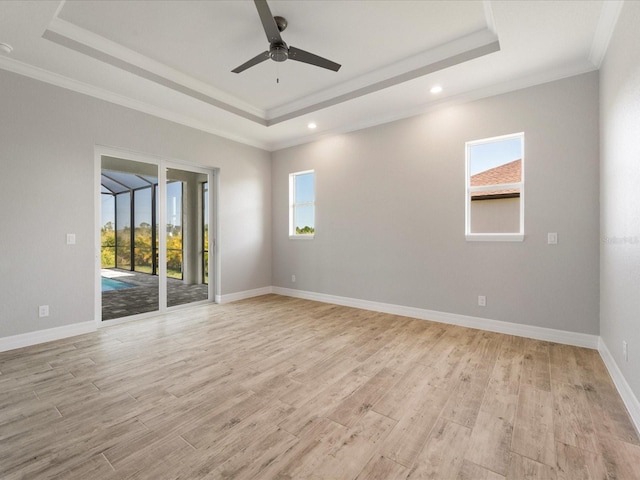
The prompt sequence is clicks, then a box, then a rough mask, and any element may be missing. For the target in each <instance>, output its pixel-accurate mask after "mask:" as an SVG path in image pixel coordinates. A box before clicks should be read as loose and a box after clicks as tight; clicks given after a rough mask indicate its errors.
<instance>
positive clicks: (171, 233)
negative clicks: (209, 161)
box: [99, 155, 213, 321]
mask: <svg viewBox="0 0 640 480" xmlns="http://www.w3.org/2000/svg"><path fill="white" fill-rule="evenodd" d="M100 159H101V160H100V189H101V190H100V191H101V194H100V197H101V199H100V221H99V223H100V246H99V248H100V280H101V295H100V300H101V305H102V307H101V310H102V311H101V319H102V320H103V321H104V320H113V319H118V318H122V317H128V316H132V315H139V314H143V313H149V312H155V311H164V310H165V309H167V308H171V307H175V306H178V305H185V304H189V303H193V302H206V301H208V300H209V299H212V298H213V288H212V285H209V269H210V265H211V260H212V259H210V258H209V250H210V248H209V241H210V240H209V235H210V232H209V226H210V225H211V213H212V208H211V205H210V203H209V202H210V200H211V197H210V195H209V185H211V179H212V177H213V172H211V171H207V170H205V169H198V168H193V169H190V168H184V167H173V166H170V165H169V164H165V163H164V162H162V161H160V162H157V163H153V162H150V163H145V162H141V161H136V160H131V159H124V158H117V157H115V156H107V155H101V157H100Z"/></svg>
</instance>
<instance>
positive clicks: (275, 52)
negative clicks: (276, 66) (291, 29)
mask: <svg viewBox="0 0 640 480" xmlns="http://www.w3.org/2000/svg"><path fill="white" fill-rule="evenodd" d="M269 57H271V60H274V61H276V62H284V61H285V60H286V59H287V58H289V49H288V48H287V44H286V43H284V42H283V43H272V44H271V47H269Z"/></svg>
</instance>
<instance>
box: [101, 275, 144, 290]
mask: <svg viewBox="0 0 640 480" xmlns="http://www.w3.org/2000/svg"><path fill="white" fill-rule="evenodd" d="M100 279H101V280H102V291H103V292H110V291H111V290H123V289H125V288H133V287H135V285H132V284H131V283H127V282H123V281H122V280H116V279H114V278H106V277H100Z"/></svg>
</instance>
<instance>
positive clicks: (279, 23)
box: [231, 0, 341, 73]
mask: <svg viewBox="0 0 640 480" xmlns="http://www.w3.org/2000/svg"><path fill="white" fill-rule="evenodd" d="M253 1H254V3H255V4H256V8H257V9H258V15H260V21H261V22H262V28H264V33H266V34H267V40H268V41H269V50H266V51H264V52H262V53H261V54H259V55H256V56H255V57H253V58H252V59H251V60H249V61H248V62H245V63H243V64H242V65H240V66H239V67H236V68H234V69H233V70H231V71H232V72H233V73H240V72H244V71H245V70H246V69H247V68H250V67H253V66H254V65H257V64H259V63H262V62H264V61H265V60H268V59H269V58H270V59H271V60H273V61H275V62H284V61H285V60H287V59H289V60H295V61H297V62H303V63H308V64H310V65H315V66H316V67H322V68H326V69H329V70H333V71H334V72H337V71H338V70H339V69H340V67H341V65H339V64H337V63H335V62H332V61H331V60H327V59H326V58H322V57H319V56H318V55H315V54H313V53H309V52H305V51H304V50H300V49H299V48H296V47H289V46H288V45H287V44H286V43H284V40H282V37H281V36H280V32H282V31H284V29H285V28H287V20H286V19H285V18H283V17H274V16H273V15H272V14H271V9H270V8H269V5H268V4H267V1H266V0H253Z"/></svg>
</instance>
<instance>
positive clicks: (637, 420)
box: [598, 337, 640, 435]
mask: <svg viewBox="0 0 640 480" xmlns="http://www.w3.org/2000/svg"><path fill="white" fill-rule="evenodd" d="M598 352H600V356H601V357H602V360H603V361H604V364H605V365H606V367H607V370H609V375H611V378H612V379H613V383H615V385H616V388H617V389H618V393H619V394H620V396H621V397H622V401H623V402H624V404H625V406H626V407H627V411H628V412H629V416H630V417H631V421H632V422H633V424H634V425H635V427H636V432H638V435H640V400H638V398H637V397H636V396H635V394H634V393H633V390H631V387H630V386H629V384H628V383H627V380H626V379H625V378H624V375H622V372H621V371H620V368H619V367H618V364H617V363H616V361H615V360H614V358H613V355H611V352H610V351H609V349H608V348H607V345H606V344H605V343H604V340H602V337H600V341H599V342H598Z"/></svg>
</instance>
